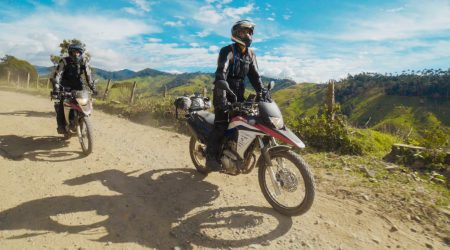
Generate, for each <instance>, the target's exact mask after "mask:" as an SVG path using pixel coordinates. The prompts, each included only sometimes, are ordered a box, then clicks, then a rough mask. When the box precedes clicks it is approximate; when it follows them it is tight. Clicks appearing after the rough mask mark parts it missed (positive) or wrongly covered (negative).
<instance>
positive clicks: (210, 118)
mask: <svg viewBox="0 0 450 250" xmlns="http://www.w3.org/2000/svg"><path fill="white" fill-rule="evenodd" d="M197 114H198V115H199V116H200V117H202V119H204V120H205V121H206V122H207V123H208V124H210V125H214V117H215V115H214V114H213V113H211V112H208V111H199V112H197Z"/></svg>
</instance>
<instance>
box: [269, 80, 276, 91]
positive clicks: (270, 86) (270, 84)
mask: <svg viewBox="0 0 450 250" xmlns="http://www.w3.org/2000/svg"><path fill="white" fill-rule="evenodd" d="M274 86H275V82H274V81H270V83H269V86H267V89H268V90H271V89H273V87H274Z"/></svg>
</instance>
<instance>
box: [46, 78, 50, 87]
mask: <svg viewBox="0 0 450 250" xmlns="http://www.w3.org/2000/svg"><path fill="white" fill-rule="evenodd" d="M48 85H50V77H49V78H47V89H48Z"/></svg>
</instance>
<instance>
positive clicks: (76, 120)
mask: <svg viewBox="0 0 450 250" xmlns="http://www.w3.org/2000/svg"><path fill="white" fill-rule="evenodd" d="M51 95H52V99H55V100H56V103H59V102H61V101H63V102H64V104H63V105H64V120H65V133H64V138H65V139H69V138H71V137H72V136H73V135H75V134H76V135H77V136H78V140H79V141H80V144H81V149H82V151H83V153H84V154H85V155H89V154H90V153H92V148H93V144H94V141H93V133H92V130H93V128H92V123H91V120H90V116H91V114H92V110H93V107H92V97H91V93H90V92H89V91H88V90H70V89H69V88H65V87H62V90H61V91H59V92H56V93H55V92H51Z"/></svg>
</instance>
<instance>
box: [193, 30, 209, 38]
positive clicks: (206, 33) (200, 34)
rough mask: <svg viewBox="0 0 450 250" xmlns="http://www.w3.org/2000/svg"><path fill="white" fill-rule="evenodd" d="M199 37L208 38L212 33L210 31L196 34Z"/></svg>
mask: <svg viewBox="0 0 450 250" xmlns="http://www.w3.org/2000/svg"><path fill="white" fill-rule="evenodd" d="M195 34H196V35H197V36H198V37H207V36H208V35H209V34H211V31H209V30H203V31H200V32H197V33H195Z"/></svg>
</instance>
